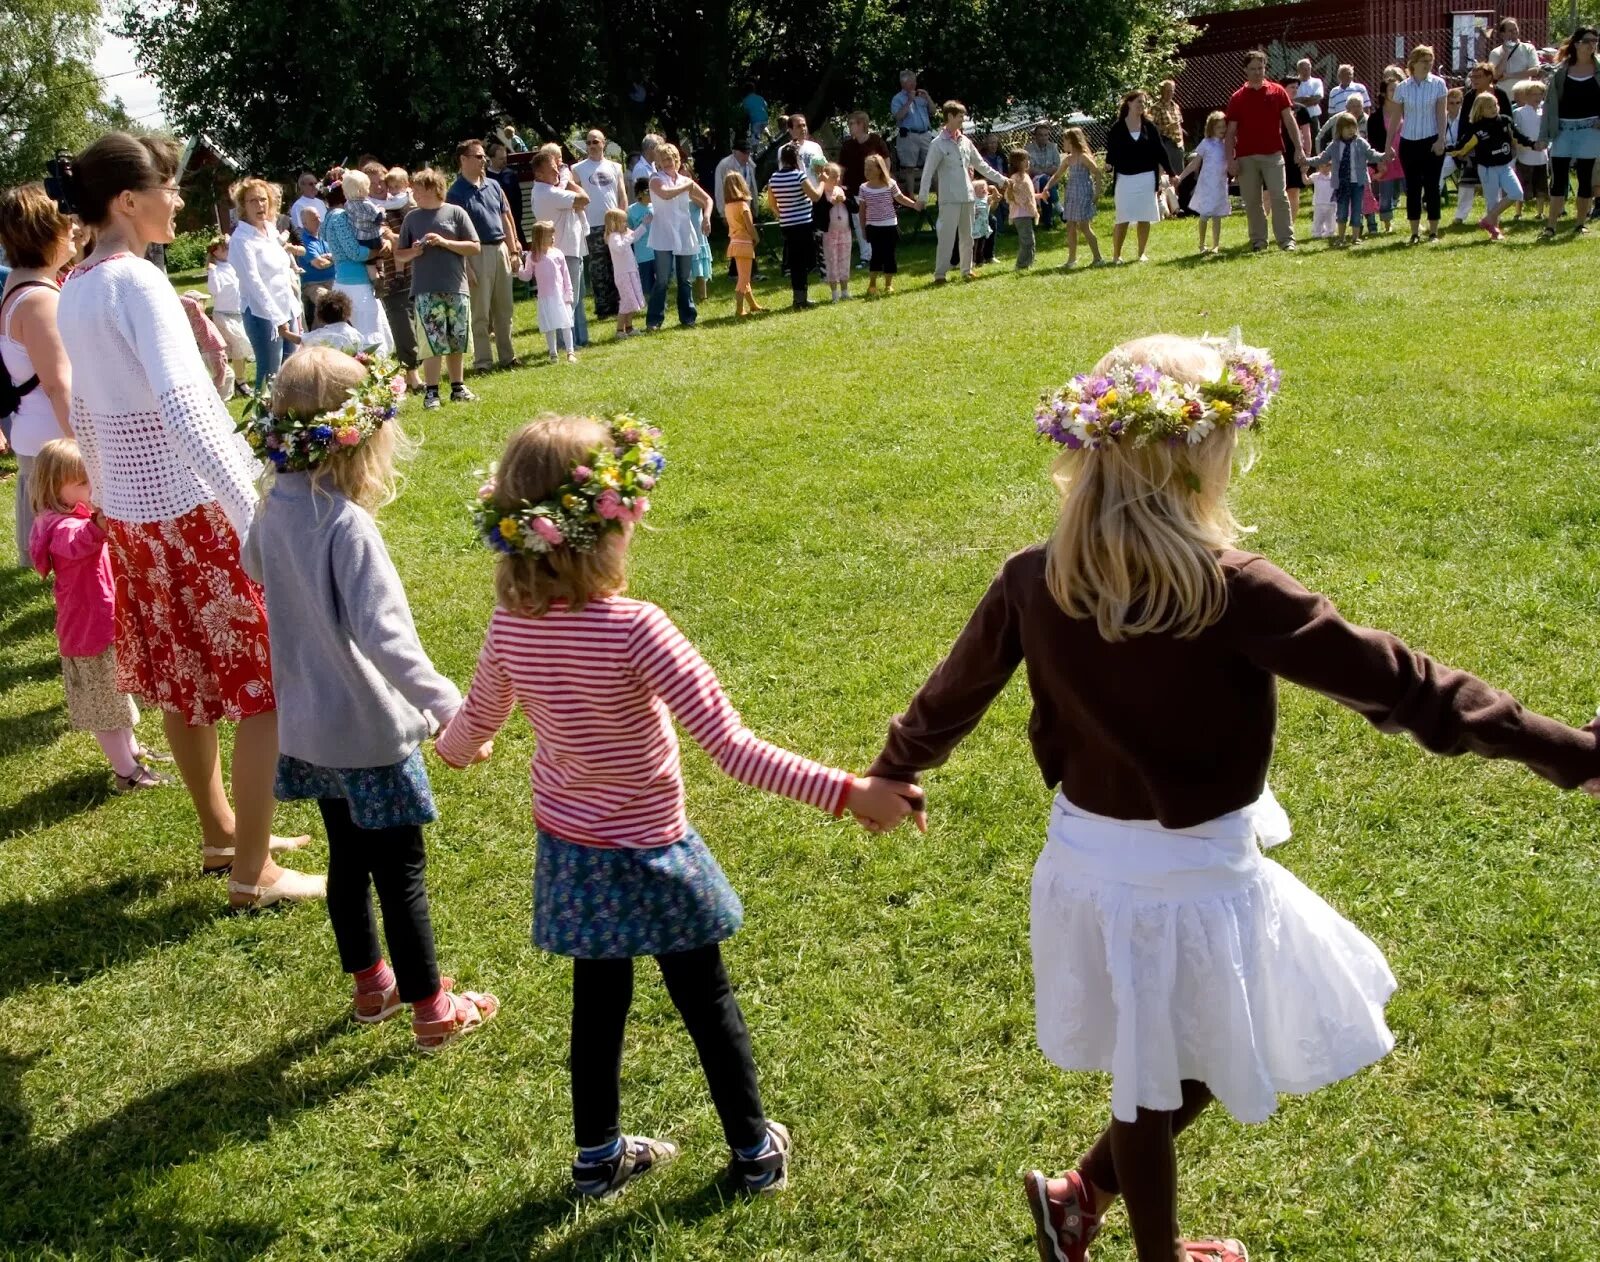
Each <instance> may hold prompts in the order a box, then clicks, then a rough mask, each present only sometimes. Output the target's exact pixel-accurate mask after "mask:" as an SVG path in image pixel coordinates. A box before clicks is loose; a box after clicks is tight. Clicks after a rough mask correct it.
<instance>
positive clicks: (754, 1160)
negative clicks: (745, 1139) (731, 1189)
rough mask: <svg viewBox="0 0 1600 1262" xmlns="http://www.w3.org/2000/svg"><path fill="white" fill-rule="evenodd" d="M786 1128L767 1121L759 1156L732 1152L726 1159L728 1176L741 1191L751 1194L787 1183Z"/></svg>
mask: <svg viewBox="0 0 1600 1262" xmlns="http://www.w3.org/2000/svg"><path fill="white" fill-rule="evenodd" d="M793 1146H794V1145H793V1142H792V1141H791V1140H790V1139H789V1131H788V1128H787V1127H785V1126H784V1125H783V1123H782V1122H772V1121H769V1122H768V1123H767V1142H766V1146H765V1147H764V1148H763V1149H762V1151H761V1155H760V1156H759V1157H741V1156H740V1155H739V1154H738V1153H734V1154H733V1156H732V1157H731V1158H730V1159H729V1161H728V1177H729V1178H730V1179H732V1180H733V1182H734V1185H735V1186H736V1187H737V1188H738V1189H739V1190H740V1191H741V1192H749V1193H751V1194H753V1195H756V1194H760V1193H762V1192H776V1191H778V1190H779V1189H780V1188H784V1187H787V1186H788V1183H789V1150H790V1149H791V1148H792V1147H793Z"/></svg>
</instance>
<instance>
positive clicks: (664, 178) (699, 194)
mask: <svg viewBox="0 0 1600 1262" xmlns="http://www.w3.org/2000/svg"><path fill="white" fill-rule="evenodd" d="M679 162H680V159H679V157H678V147H677V146H676V145H669V144H660V145H657V146H656V173H655V174H654V175H652V176H651V177H650V215H651V218H650V248H651V249H652V250H654V251H655V252H656V279H655V285H654V286H653V287H652V288H651V290H650V304H649V309H648V310H647V311H646V312H645V329H646V331H647V332H651V333H653V332H655V331H657V330H658V329H660V328H661V324H662V321H664V320H665V319H666V318H667V282H668V281H669V280H671V279H672V278H673V277H674V276H676V277H677V281H678V323H679V324H681V325H683V326H685V327H686V328H688V327H692V326H693V325H694V322H695V318H696V315H697V313H696V311H695V306H694V282H693V277H694V258H695V254H696V253H697V252H698V251H699V249H700V243H699V241H698V240H696V238H695V235H694V231H693V229H692V228H691V227H690V226H689V216H691V215H695V216H698V217H699V219H700V221H701V231H702V232H709V231H710V230H711V206H712V202H711V195H710V194H709V193H707V192H706V191H705V189H703V188H701V187H700V186H699V185H698V184H696V183H695V182H694V181H693V180H691V179H690V178H689V177H688V176H687V175H684V174H683V172H681V171H679V170H678V164H679Z"/></svg>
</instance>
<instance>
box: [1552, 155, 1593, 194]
mask: <svg viewBox="0 0 1600 1262" xmlns="http://www.w3.org/2000/svg"><path fill="white" fill-rule="evenodd" d="M1594 161H1595V160H1594V159H1593V158H1551V159H1550V196H1551V197H1559V198H1561V200H1562V201H1565V200H1566V197H1567V172H1568V171H1572V170H1576V171H1577V173H1578V196H1579V197H1593V196H1594Z"/></svg>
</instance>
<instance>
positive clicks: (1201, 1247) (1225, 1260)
mask: <svg viewBox="0 0 1600 1262" xmlns="http://www.w3.org/2000/svg"><path fill="white" fill-rule="evenodd" d="M1181 1243H1182V1246H1183V1252H1184V1254H1185V1255H1186V1256H1187V1257H1188V1259H1189V1262H1250V1255H1249V1254H1248V1253H1247V1252H1246V1251H1245V1247H1244V1245H1242V1244H1240V1243H1239V1241H1237V1240H1185V1241H1182V1242H1181Z"/></svg>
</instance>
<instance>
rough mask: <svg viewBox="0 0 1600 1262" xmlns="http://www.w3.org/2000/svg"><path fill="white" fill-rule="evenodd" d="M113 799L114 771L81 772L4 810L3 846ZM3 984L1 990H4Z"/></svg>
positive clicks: (0, 838) (0, 825) (0, 822)
mask: <svg viewBox="0 0 1600 1262" xmlns="http://www.w3.org/2000/svg"><path fill="white" fill-rule="evenodd" d="M110 795H111V769H110V768H109V767H108V768H106V769H105V770H104V771H80V772H79V773H78V774H77V775H75V776H73V777H71V778H70V779H68V780H57V781H56V782H55V783H54V784H48V785H46V786H45V787H44V788H42V789H35V790H34V791H33V792H32V793H30V794H28V795H27V796H26V797H24V798H22V799H20V800H19V801H16V802H13V803H12V804H11V805H10V806H7V807H4V808H0V842H4V841H9V840H10V839H11V838H13V837H20V836H21V835H22V834H23V833H31V832H35V831H36V830H38V829H41V828H49V827H50V826H51V825H52V824H59V823H60V822H61V821H62V820H64V819H71V818H72V817H73V816H74V815H81V814H83V812H85V811H87V810H89V809H91V808H92V807H94V806H97V805H99V804H100V803H101V802H103V801H104V800H105V799H106V798H107V797H109V796H110ZM4 984H5V983H4V982H3V981H0V988H3V987H4Z"/></svg>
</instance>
